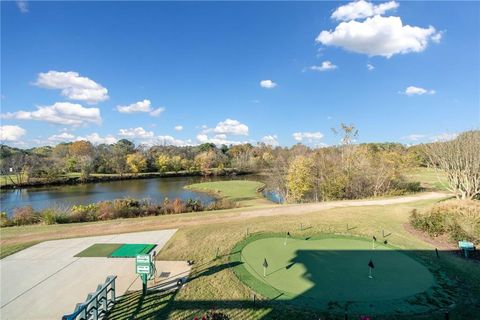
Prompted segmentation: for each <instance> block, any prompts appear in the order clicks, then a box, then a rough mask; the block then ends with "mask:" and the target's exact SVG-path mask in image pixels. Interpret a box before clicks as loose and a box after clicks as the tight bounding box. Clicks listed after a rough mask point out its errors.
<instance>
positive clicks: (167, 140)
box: [142, 135, 192, 147]
mask: <svg viewBox="0 0 480 320" xmlns="http://www.w3.org/2000/svg"><path fill="white" fill-rule="evenodd" d="M142 144H145V145H149V146H153V145H162V146H177V147H182V146H191V145H192V141H191V140H190V139H187V140H180V139H176V138H174V137H172V136H169V135H165V136H155V137H153V138H151V139H146V140H143V141H142Z"/></svg>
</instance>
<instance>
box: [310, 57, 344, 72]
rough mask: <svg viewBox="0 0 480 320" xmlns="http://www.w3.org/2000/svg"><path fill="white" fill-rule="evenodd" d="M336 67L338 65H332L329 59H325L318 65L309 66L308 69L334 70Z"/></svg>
mask: <svg viewBox="0 0 480 320" xmlns="http://www.w3.org/2000/svg"><path fill="white" fill-rule="evenodd" d="M337 68H338V67H337V66H336V65H334V64H333V63H332V62H331V61H328V60H326V61H323V62H322V64H321V65H319V66H311V67H310V70H313V71H320V72H323V71H328V70H335V69H337Z"/></svg>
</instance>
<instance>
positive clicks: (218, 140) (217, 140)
mask: <svg viewBox="0 0 480 320" xmlns="http://www.w3.org/2000/svg"><path fill="white" fill-rule="evenodd" d="M197 141H198V142H199V143H207V142H208V143H213V144H216V145H217V146H220V145H222V144H224V145H235V144H242V143H246V141H243V142H242V141H234V140H228V139H227V135H225V134H217V135H215V136H213V137H212V138H209V137H208V135H206V134H204V133H200V134H198V135H197Z"/></svg>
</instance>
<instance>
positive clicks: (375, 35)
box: [316, 15, 438, 58]
mask: <svg viewBox="0 0 480 320" xmlns="http://www.w3.org/2000/svg"><path fill="white" fill-rule="evenodd" d="M437 34H438V33H437V32H436V31H435V28H434V27H432V26H429V27H428V28H421V27H415V26H410V25H403V23H402V20H401V19H400V17H382V16H379V15H376V16H374V17H371V18H367V19H366V20H364V21H362V22H359V21H355V20H351V21H348V22H342V23H340V24H339V25H338V26H337V27H336V28H335V30H333V31H332V30H330V31H326V30H324V31H322V32H320V34H319V35H318V37H317V38H316V42H318V43H321V44H323V45H326V46H336V47H341V48H343V49H345V50H348V51H352V52H356V53H362V54H367V55H369V56H383V57H386V58H390V57H391V56H393V55H395V54H405V53H409V52H421V51H423V50H425V49H426V48H427V45H428V43H429V41H431V40H433V39H438V36H437Z"/></svg>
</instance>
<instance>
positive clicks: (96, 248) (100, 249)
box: [75, 243, 124, 258]
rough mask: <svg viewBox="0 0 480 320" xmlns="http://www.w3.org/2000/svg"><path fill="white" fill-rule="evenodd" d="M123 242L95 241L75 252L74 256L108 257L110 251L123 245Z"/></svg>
mask: <svg viewBox="0 0 480 320" xmlns="http://www.w3.org/2000/svg"><path fill="white" fill-rule="evenodd" d="M123 245H124V244H123V243H95V244H94V245H91V246H90V247H88V248H87V249H85V250H83V251H81V252H79V253H77V254H76V255H75V257H79V258H88V257H103V258H105V257H109V256H110V255H111V254H112V252H114V251H115V250H117V249H118V248H120V247H121V246H123Z"/></svg>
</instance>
